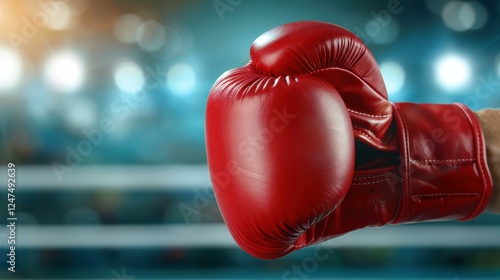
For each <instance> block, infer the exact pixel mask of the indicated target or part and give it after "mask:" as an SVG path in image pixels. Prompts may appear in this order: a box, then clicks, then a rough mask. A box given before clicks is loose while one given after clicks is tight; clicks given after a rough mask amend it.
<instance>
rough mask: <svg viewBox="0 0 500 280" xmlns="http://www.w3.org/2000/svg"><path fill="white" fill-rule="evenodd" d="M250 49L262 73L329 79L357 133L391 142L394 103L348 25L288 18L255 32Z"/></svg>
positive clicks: (378, 141) (372, 140)
mask: <svg viewBox="0 0 500 280" xmlns="http://www.w3.org/2000/svg"><path fill="white" fill-rule="evenodd" d="M250 55H251V58H252V63H253V65H255V67H256V69H257V71H259V72H260V73H262V74H264V75H269V76H274V77H279V76H284V75H313V76H317V77H319V78H321V79H322V80H325V81H326V82H328V83H330V84H331V85H333V86H334V87H335V88H336V89H337V91H338V92H339V93H340V95H341V96H342V98H343V100H344V102H345V103H346V105H347V108H349V113H350V116H351V119H352V125H353V128H354V133H355V134H356V135H357V136H359V139H360V140H362V141H365V142H367V143H369V144H372V145H374V146H378V147H380V146H383V144H384V143H385V142H387V139H384V138H385V135H387V131H388V129H389V127H390V124H391V121H392V114H391V112H392V108H391V105H390V103H389V102H388V101H387V92H386V89H385V85H384V81H383V78H382V75H381V73H380V70H379V68H378V65H377V63H376V61H375V59H374V58H373V55H372V54H371V52H370V51H369V50H368V49H367V47H366V45H365V44H364V43H363V42H362V41H361V40H360V39H359V38H358V37H356V36H355V35H354V34H352V33H351V32H349V31H348V30H346V29H344V28H341V27H339V26H336V25H332V24H328V23H322V22H315V21H311V22H296V23H290V24H285V25H283V26H280V27H277V28H274V29H272V30H270V31H268V32H266V33H264V34H263V35H261V36H260V37H259V38H257V39H256V40H255V41H254V43H253V45H252V47H251V49H250ZM383 147H385V148H389V147H386V146H383ZM391 148H393V147H391Z"/></svg>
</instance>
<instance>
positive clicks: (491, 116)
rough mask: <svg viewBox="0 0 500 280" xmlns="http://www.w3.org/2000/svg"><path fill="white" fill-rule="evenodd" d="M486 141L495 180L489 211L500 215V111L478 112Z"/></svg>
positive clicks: (489, 162)
mask: <svg viewBox="0 0 500 280" xmlns="http://www.w3.org/2000/svg"><path fill="white" fill-rule="evenodd" d="M476 114H477V116H478V119H479V122H480V123H481V128H482V129H483V133H484V137H485V141H486V153H487V157H488V165H489V168H490V172H491V176H492V178H493V196H492V198H491V201H490V204H489V205H488V208H487V211H488V212H490V213H494V214H500V110H492V109H487V110H482V111H479V112H476Z"/></svg>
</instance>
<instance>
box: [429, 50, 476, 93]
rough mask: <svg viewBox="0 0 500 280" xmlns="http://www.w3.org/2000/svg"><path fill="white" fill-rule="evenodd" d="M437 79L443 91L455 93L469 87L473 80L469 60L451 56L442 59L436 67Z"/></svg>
mask: <svg viewBox="0 0 500 280" xmlns="http://www.w3.org/2000/svg"><path fill="white" fill-rule="evenodd" d="M435 73H436V79H437V82H438V84H439V86H441V87H442V88H443V89H445V90H449V91H453V90H458V89H460V88H462V87H464V86H465V85H467V84H468V83H469V81H470V78H471V69H470V65H469V63H468V62H467V60H466V59H465V58H463V57H461V56H458V55H455V54H450V55H446V56H444V57H442V58H440V59H439V60H438V61H437V62H436V65H435Z"/></svg>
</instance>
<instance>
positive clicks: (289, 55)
mask: <svg viewBox="0 0 500 280" xmlns="http://www.w3.org/2000/svg"><path fill="white" fill-rule="evenodd" d="M250 54H251V61H250V62H249V63H248V64H247V65H245V66H244V67H242V68H238V69H233V70H231V71H228V72H226V73H225V74H223V75H222V76H221V78H219V80H218V81H217V82H216V83H215V85H214V86H213V88H212V90H211V92H210V95H209V99H208V103H207V115H206V143H207V157H208V164H209V169H210V172H211V178H212V182H213V186H214V190H215V195H216V198H217V202H218V204H219V208H220V210H221V213H222V215H223V217H224V220H225V222H226V224H227V226H228V227H229V230H230V232H231V234H232V235H233V237H234V238H235V240H236V242H237V243H238V244H239V245H240V246H241V247H242V248H243V249H244V250H245V251H247V252H248V253H250V254H252V255H254V256H256V257H259V258H265V259H270V258H276V257H280V256H282V255H285V254H288V253H290V252H292V251H294V250H297V249H299V248H302V247H304V246H308V245H311V244H314V243H317V242H320V241H323V240H327V239H329V238H333V237H336V236H339V235H342V234H345V233H347V232H349V231H352V230H356V229H361V228H363V227H367V226H383V225H386V224H389V223H392V224H399V223H409V222H420V221H429V220H446V219H459V220H467V219H471V218H473V217H475V216H477V215H478V214H480V213H481V212H482V211H484V209H485V207H486V205H487V203H488V202H489V199H490V197H491V190H492V182H491V176H490V174H489V171H488V169H487V165H486V156H485V148H484V139H483V135H482V132H481V129H480V127H479V124H478V121H477V120H476V118H475V116H474V114H473V113H472V112H471V111H470V110H469V109H468V108H466V107H465V106H464V105H461V104H448V105H439V104H412V103H399V104H392V103H391V102H389V101H388V100H387V93H386V90H385V86H384V83H383V80H382V76H381V74H380V71H379V68H378V66H377V64H376V61H375V59H374V58H373V56H372V54H371V53H370V51H369V50H368V49H367V48H366V46H365V45H364V44H363V43H362V42H361V41H360V40H359V39H358V38H357V37H356V36H355V35H353V34H352V33H351V32H349V31H347V30H345V29H343V28H341V27H338V26H335V25H332V24H328V23H322V22H296V23H290V24H286V25H283V26H280V27H277V28H275V29H272V30H270V31H268V32H266V33H264V34H263V35H262V36H260V37H259V38H257V39H256V40H255V42H254V43H253V45H252V47H251V50H250Z"/></svg>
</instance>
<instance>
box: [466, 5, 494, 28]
mask: <svg viewBox="0 0 500 280" xmlns="http://www.w3.org/2000/svg"><path fill="white" fill-rule="evenodd" d="M467 3H468V4H469V5H470V6H471V8H472V9H473V10H474V13H475V14H476V20H475V21H474V24H473V25H472V26H471V29H474V30H477V29H481V28H483V27H484V25H485V24H486V23H487V22H488V18H489V15H488V10H486V8H485V7H484V5H483V4H481V3H479V2H476V1H473V2H467Z"/></svg>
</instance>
